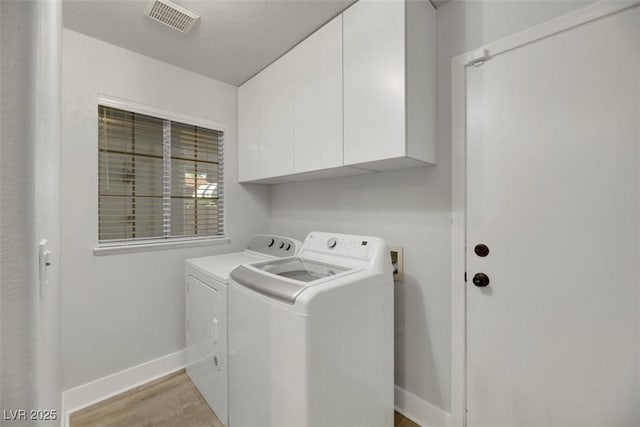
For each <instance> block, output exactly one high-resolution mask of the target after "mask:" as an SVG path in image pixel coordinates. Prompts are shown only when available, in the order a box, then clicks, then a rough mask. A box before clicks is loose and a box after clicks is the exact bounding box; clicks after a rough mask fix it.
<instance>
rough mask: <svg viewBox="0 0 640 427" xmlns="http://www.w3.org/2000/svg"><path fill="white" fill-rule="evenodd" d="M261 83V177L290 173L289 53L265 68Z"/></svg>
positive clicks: (291, 132)
mask: <svg viewBox="0 0 640 427" xmlns="http://www.w3.org/2000/svg"><path fill="white" fill-rule="evenodd" d="M257 77H258V78H259V80H260V82H259V83H260V90H259V92H258V93H259V97H260V173H261V175H262V177H274V176H281V175H288V174H291V173H293V153H294V151H293V150H294V148H293V141H294V140H293V135H294V129H293V117H294V116H293V55H292V52H289V53H287V54H285V55H284V56H282V57H281V58H280V59H278V60H277V61H276V62H274V63H273V64H271V65H270V66H269V67H267V68H265V69H264V71H262V72H261V73H260V74H259V75H258V76H257Z"/></svg>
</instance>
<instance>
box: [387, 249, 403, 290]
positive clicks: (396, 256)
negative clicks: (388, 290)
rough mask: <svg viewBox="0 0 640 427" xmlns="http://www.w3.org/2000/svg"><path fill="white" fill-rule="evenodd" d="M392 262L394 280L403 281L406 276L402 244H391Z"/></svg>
mask: <svg viewBox="0 0 640 427" xmlns="http://www.w3.org/2000/svg"><path fill="white" fill-rule="evenodd" d="M389 250H390V252H391V264H392V265H393V280H395V281H396V282H402V279H403V278H404V261H403V256H402V246H391V248H389Z"/></svg>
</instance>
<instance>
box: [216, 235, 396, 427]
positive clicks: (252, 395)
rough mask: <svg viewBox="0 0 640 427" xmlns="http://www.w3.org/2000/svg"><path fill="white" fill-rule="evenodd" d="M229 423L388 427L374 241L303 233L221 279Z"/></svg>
mask: <svg viewBox="0 0 640 427" xmlns="http://www.w3.org/2000/svg"><path fill="white" fill-rule="evenodd" d="M229 376H230V378H231V381H230V383H229V422H230V424H231V427H256V426H260V427H354V426H362V427H364V426H366V427H389V426H391V425H393V408H394V401H393V387H394V381H393V273H392V265H391V257H390V254H389V249H388V247H387V244H386V243H385V242H384V240H382V239H380V238H376V237H365V236H352V235H342V234H329V233H320V232H312V233H310V234H309V235H308V236H307V238H306V239H305V241H304V244H303V245H302V250H301V251H300V253H299V255H298V256H296V257H289V258H282V259H277V260H269V261H261V262H257V263H252V264H243V265H240V266H238V267H236V268H235V269H233V270H232V271H231V281H230V283H229Z"/></svg>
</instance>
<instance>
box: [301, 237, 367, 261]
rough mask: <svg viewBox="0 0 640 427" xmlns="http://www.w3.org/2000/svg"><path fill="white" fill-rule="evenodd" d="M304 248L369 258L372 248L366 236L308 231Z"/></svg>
mask: <svg viewBox="0 0 640 427" xmlns="http://www.w3.org/2000/svg"><path fill="white" fill-rule="evenodd" d="M303 248H304V249H311V250H314V251H318V252H324V253H332V254H336V255H342V256H348V257H354V258H360V259H366V260H368V259H370V258H371V256H372V254H373V252H374V250H373V249H372V242H371V241H370V240H369V239H368V238H367V237H360V236H344V235H331V234H325V233H310V234H309V235H308V236H307V239H306V240H305V241H304V245H303Z"/></svg>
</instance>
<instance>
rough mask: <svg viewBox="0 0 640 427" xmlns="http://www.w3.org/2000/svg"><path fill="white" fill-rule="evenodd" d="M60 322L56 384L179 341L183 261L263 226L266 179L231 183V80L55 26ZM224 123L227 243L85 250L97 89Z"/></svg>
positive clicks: (93, 241) (67, 384)
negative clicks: (58, 48) (59, 43)
mask: <svg viewBox="0 0 640 427" xmlns="http://www.w3.org/2000/svg"><path fill="white" fill-rule="evenodd" d="M63 42H64V44H63V85H62V91H63V134H62V135H63V144H62V169H63V171H62V213H63V220H62V232H63V235H64V237H65V238H64V241H63V243H62V255H63V264H62V283H63V288H62V328H63V336H62V340H63V386H64V388H65V389H69V388H72V387H74V386H77V385H80V384H84V383H87V382H89V381H92V380H95V379H97V378H101V377H103V376H106V375H108V374H111V373H114V372H117V371H121V370H123V369H126V368H130V367H132V366H135V365H138V364H140V363H143V362H147V361H149V360H151V359H155V358H157V357H160V356H164V355H166V354H169V353H172V352H175V351H178V350H181V349H183V348H184V288H183V287H184V278H183V272H184V260H185V259H186V258H191V257H197V256H205V255H209V254H215V253H222V252H230V251H235V250H240V249H242V248H243V247H244V245H246V243H247V242H248V240H249V238H250V236H252V235H253V234H255V233H259V232H267V231H269V188H268V187H263V186H240V185H238V184H236V183H235V182H236V163H237V162H236V94H237V90H236V88H235V87H234V86H231V85H227V84H225V83H221V82H218V81H216V80H213V79H210V78H208V77H204V76H202V75H199V74H195V73H192V72H188V71H186V70H183V69H181V68H178V67H175V66H172V65H168V64H165V63H163V62H160V61H157V60H154V59H151V58H148V57H145V56H142V55H139V54H136V53H133V52H131V51H128V50H125V49H122V48H119V47H116V46H113V45H109V44H106V43H104V42H101V41H98V40H96V39H93V38H90V37H87V36H84V35H81V34H79V33H76V32H73V31H70V30H64V33H63ZM99 93H101V94H105V95H111V96H115V97H118V98H124V99H129V100H132V101H135V102H139V103H143V104H147V105H151V106H154V107H158V108H162V109H165V110H169V111H175V112H179V113H183V114H189V115H192V116H196V117H202V118H205V119H209V120H213V121H218V122H223V123H225V124H226V126H227V132H226V134H225V207H226V234H227V236H228V237H230V238H231V244H226V245H219V246H210V247H198V248H188V249H171V250H161V251H153V252H142V253H134V254H122V255H106V256H94V255H93V252H92V249H93V248H94V247H95V246H96V245H97V240H98V223H97V218H98V199H97V188H98V168H97V165H98V140H97V138H98V127H97V126H98V122H97V96H98V94H99Z"/></svg>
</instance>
